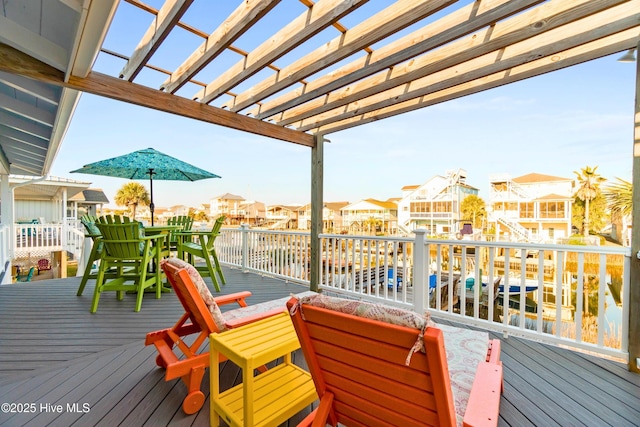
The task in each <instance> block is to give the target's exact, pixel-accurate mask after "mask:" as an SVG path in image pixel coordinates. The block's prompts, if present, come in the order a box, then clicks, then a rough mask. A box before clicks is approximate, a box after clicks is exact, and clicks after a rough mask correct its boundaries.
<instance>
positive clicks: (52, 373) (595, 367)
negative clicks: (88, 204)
mask: <svg viewBox="0 0 640 427" xmlns="http://www.w3.org/2000/svg"><path fill="white" fill-rule="evenodd" d="M224 272H225V275H226V277H227V282H228V284H227V285H226V286H223V288H222V293H225V294H228V293H232V292H236V291H244V290H249V291H251V292H252V293H253V295H252V296H251V297H249V298H248V300H247V302H248V303H249V304H257V303H259V302H263V301H268V300H272V299H277V298H282V297H285V296H287V295H289V294H291V293H298V292H302V291H304V290H306V289H305V288H304V287H302V286H300V285H296V284H293V283H287V282H285V281H282V280H279V279H274V278H269V277H263V276H260V275H256V274H252V273H242V272H241V271H239V270H235V269H228V268H225V269H224ZM79 281H80V280H79V278H69V279H61V280H43V281H36V282H30V283H21V284H18V285H6V286H0V323H1V324H2V328H0V401H2V402H15V403H19V402H20V403H30V402H33V403H36V404H37V405H40V404H46V403H49V404H54V405H55V404H61V405H63V406H64V408H63V409H64V410H63V411H62V413H55V412H52V411H48V412H47V411H41V410H39V409H40V407H39V406H38V411H36V413H30V414H5V413H0V425H11V426H21V425H34V426H35V425H38V426H39V425H45V424H52V425H71V424H73V425H78V426H94V425H98V426H113V425H140V426H142V425H149V426H158V425H167V426H196V427H198V426H208V425H209V394H210V393H209V376H208V374H206V375H205V378H204V380H203V382H202V387H201V389H202V391H203V392H204V393H205V397H206V400H205V404H204V406H203V408H202V409H201V410H200V411H199V412H198V413H197V414H194V415H186V414H184V412H183V411H182V408H181V405H182V400H183V399H184V397H185V395H186V387H185V386H184V384H183V383H182V382H181V381H180V380H174V381H170V382H166V381H164V371H163V370H161V369H159V368H158V367H157V366H156V364H155V356H156V352H155V349H154V348H153V347H152V346H150V347H145V346H144V337H145V335H146V334H147V332H150V331H154V330H158V329H163V328H167V327H170V326H171V325H173V324H174V323H175V322H176V321H177V319H178V318H179V317H180V316H181V315H182V307H181V306H180V304H179V302H178V300H177V298H176V297H175V295H173V294H172V293H166V294H163V295H162V298H160V299H155V296H154V295H152V294H149V295H145V298H144V301H143V304H142V310H141V311H140V312H139V313H135V312H133V307H134V298H133V296H132V295H126V296H125V298H124V300H123V301H118V300H117V299H116V298H115V294H114V293H105V294H103V295H102V297H101V300H100V305H99V307H98V312H97V313H95V314H90V313H89V306H90V304H91V293H92V291H93V282H92V281H90V282H89V284H88V286H87V288H86V290H85V292H84V295H83V296H81V297H77V296H76V295H75V293H76V290H77V287H78V284H79ZM206 281H207V282H208V283H210V280H209V279H206ZM214 295H215V292H214ZM232 308H234V307H222V309H223V310H228V309H232ZM435 320H436V321H438V319H437V318H436V319H435ZM442 322H443V323H450V322H445V321H442ZM492 336H493V337H495V338H500V339H501V340H502V361H503V366H504V380H505V389H504V394H503V396H502V400H501V412H500V419H499V425H500V426H554V425H558V426H565V425H586V426H603V425H604V426H606V425H612V426H631V425H640V376H638V375H636V374H634V373H630V372H628V371H627V370H626V366H625V365H623V364H620V363H617V362H614V361H610V360H606V359H602V358H597V357H594V356H591V355H586V354H582V353H576V352H573V351H570V350H567V349H563V348H558V347H552V346H548V345H544V344H540V343H537V342H534V341H528V340H525V339H521V338H515V337H512V336H510V337H509V338H506V339H505V338H503V337H502V336H501V335H496V334H492ZM294 359H295V360H296V363H299V364H301V365H303V366H305V364H304V359H303V358H302V355H301V353H299V352H297V353H295V354H294ZM220 373H221V387H222V389H226V388H229V387H231V386H233V385H235V384H238V383H239V382H240V381H241V371H240V369H239V368H238V367H237V366H235V365H234V364H233V363H231V362H228V361H227V362H224V363H222V364H221V366H220ZM74 403H75V404H78V405H80V406H79V407H77V408H78V409H79V410H80V411H79V412H73V411H67V407H66V405H67V404H70V405H73V404H74ZM83 403H88V404H89V405H90V410H89V412H87V413H83V412H82V409H83V407H82V406H81V405H82V404H83ZM311 409H312V407H309V408H307V409H306V410H305V411H302V412H301V413H300V414H298V415H297V416H296V417H294V418H292V419H290V420H289V422H288V423H285V425H295V424H296V423H297V422H298V421H300V420H301V418H302V417H303V416H304V415H305V414H307V413H308V412H309V411H310V410H311Z"/></svg>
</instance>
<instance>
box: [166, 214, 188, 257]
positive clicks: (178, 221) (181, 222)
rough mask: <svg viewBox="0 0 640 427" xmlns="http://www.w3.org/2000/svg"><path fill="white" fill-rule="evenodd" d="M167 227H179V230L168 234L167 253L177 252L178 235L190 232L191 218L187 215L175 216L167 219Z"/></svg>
mask: <svg viewBox="0 0 640 427" xmlns="http://www.w3.org/2000/svg"><path fill="white" fill-rule="evenodd" d="M167 225H177V226H179V227H180V230H177V231H170V232H169V251H171V252H177V251H178V241H179V239H180V236H179V235H178V233H180V232H188V231H191V228H192V227H193V218H191V217H190V216H188V215H177V216H174V217H171V218H169V219H168V220H167Z"/></svg>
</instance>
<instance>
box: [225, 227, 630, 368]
mask: <svg viewBox="0 0 640 427" xmlns="http://www.w3.org/2000/svg"><path fill="white" fill-rule="evenodd" d="M320 245H321V246H320V247H321V248H322V249H321V268H320V283H319V286H320V288H321V289H323V290H325V291H330V292H333V293H338V294H341V295H343V296H346V297H352V298H359V299H363V300H370V301H377V302H384V303H385V304H391V305H396V306H400V307H404V308H407V309H411V310H414V311H416V312H424V311H425V310H428V311H430V312H431V313H432V314H433V315H434V316H435V317H442V318H446V319H448V320H452V321H458V322H463V323H468V324H473V325H476V326H479V327H482V328H485V329H490V330H495V331H499V332H502V333H503V334H505V336H507V335H509V334H511V335H519V336H525V337H529V338H533V339H536V340H540V341H543V342H547V343H553V344H560V345H567V346H570V347H574V348H581V349H583V350H588V351H592V352H595V353H598V354H602V355H607V356H611V357H617V358H621V359H626V358H628V343H627V334H628V325H629V297H628V295H629V265H630V255H631V251H630V249H629V248H622V247H610V246H578V245H540V244H527V243H509V242H483V241H467V240H438V239H427V238H426V237H425V234H424V232H422V231H420V230H418V231H417V232H416V236H415V238H392V237H371V236H350V235H333V234H323V235H321V236H320ZM310 247H311V242H310V236H309V234H308V233H301V232H284V231H270V230H251V229H249V228H239V229H223V230H222V234H221V236H220V237H218V239H217V240H216V251H217V253H218V257H219V259H220V261H221V262H222V263H224V264H227V265H231V266H236V267H240V268H242V269H243V270H245V271H253V272H257V273H261V274H266V275H271V276H274V277H279V278H283V279H286V280H290V281H293V282H298V283H303V284H309V264H310ZM497 279H500V285H502V288H498V291H496V290H494V286H489V285H486V284H493V283H494V282H495V281H496V280H497ZM475 283H483V284H485V285H486V286H474V284H475ZM449 284H453V286H449ZM600 284H604V286H600ZM467 285H468V287H467ZM416 295H421V296H422V297H421V298H416V297H415V296H416ZM585 297H586V299H585ZM489 301H490V302H489ZM505 302H508V303H505ZM520 307H525V309H524V310H521V309H520Z"/></svg>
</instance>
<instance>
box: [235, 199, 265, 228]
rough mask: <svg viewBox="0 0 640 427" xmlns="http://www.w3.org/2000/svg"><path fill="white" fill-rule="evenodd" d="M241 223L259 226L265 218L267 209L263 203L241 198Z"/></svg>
mask: <svg viewBox="0 0 640 427" xmlns="http://www.w3.org/2000/svg"><path fill="white" fill-rule="evenodd" d="M240 211H241V212H242V214H243V216H242V218H241V222H242V223H243V224H248V225H253V226H261V225H262V224H264V223H265V221H266V220H267V209H266V206H265V204H264V203H262V202H258V201H255V200H243V201H242V202H241V203H240Z"/></svg>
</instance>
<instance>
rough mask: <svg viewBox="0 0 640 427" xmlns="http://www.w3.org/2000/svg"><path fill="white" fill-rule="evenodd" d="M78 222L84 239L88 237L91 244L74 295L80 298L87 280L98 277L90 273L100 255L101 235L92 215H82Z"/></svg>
mask: <svg viewBox="0 0 640 427" xmlns="http://www.w3.org/2000/svg"><path fill="white" fill-rule="evenodd" d="M80 222H81V223H82V225H84V235H85V237H90V238H91V241H92V243H93V244H92V245H91V252H90V253H89V259H87V264H86V266H85V268H84V274H83V275H82V280H80V287H78V292H77V293H76V295H78V296H82V293H83V292H84V288H85V286H87V281H88V280H89V279H95V278H97V277H98V274H97V273H93V274H92V273H91V269H92V267H93V264H94V263H95V262H96V261H98V260H99V259H100V253H101V252H102V243H100V242H99V241H98V239H99V238H100V237H101V235H100V230H98V227H96V217H95V216H93V215H83V216H82V217H80Z"/></svg>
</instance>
